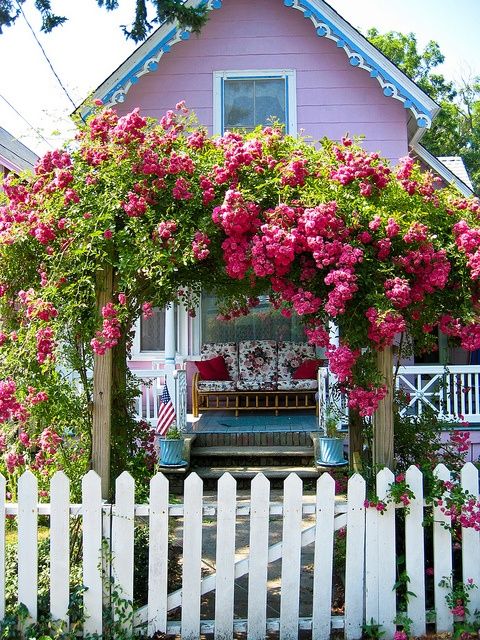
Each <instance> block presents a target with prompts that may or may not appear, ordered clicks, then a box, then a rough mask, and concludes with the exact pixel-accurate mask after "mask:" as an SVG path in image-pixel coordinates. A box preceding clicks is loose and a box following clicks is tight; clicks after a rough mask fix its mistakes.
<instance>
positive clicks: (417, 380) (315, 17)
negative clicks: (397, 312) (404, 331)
mask: <svg viewBox="0 0 480 640" xmlns="http://www.w3.org/2000/svg"><path fill="white" fill-rule="evenodd" d="M207 7H208V9H209V11H210V13H209V20H208V23H207V24H206V26H205V27H204V28H203V29H202V31H201V33H200V34H198V35H196V34H192V33H190V32H189V31H188V30H182V29H180V28H178V26H176V25H172V24H164V25H162V26H161V27H160V28H159V29H158V30H157V31H155V32H154V33H153V35H152V36H150V37H149V38H148V40H146V41H145V42H144V43H143V44H142V45H141V46H140V47H139V48H138V49H137V50H136V51H135V52H134V53H133V54H132V55H131V56H130V57H129V58H128V59H127V60H125V62H124V63H123V64H122V65H121V66H120V67H119V68H118V69H116V70H115V71H114V72H113V73H112V75H111V76H110V77H109V78H107V79H106V80H105V82H103V83H102V84H101V85H100V86H99V87H98V88H97V89H96V91H95V92H94V95H93V97H94V98H100V99H101V100H102V101H103V102H104V104H106V105H114V106H115V107H116V109H117V111H118V112H119V113H120V114H125V113H128V112H129V111H131V110H132V109H133V108H135V107H140V109H141V111H142V113H144V114H147V115H150V116H153V117H159V116H161V115H163V114H164V112H165V111H166V110H168V109H171V108H172V107H173V106H174V105H175V104H176V103H178V102H179V101H181V100H185V102H186V104H187V106H188V107H189V108H190V109H192V110H193V111H194V112H195V113H196V115H197V117H198V120H199V122H200V124H202V125H205V126H207V127H208V129H209V131H210V132H211V133H212V134H221V133H222V132H223V131H225V130H226V129H228V128H234V127H241V128H245V129H249V128H253V127H255V126H256V125H258V124H266V123H267V121H268V118H270V117H272V116H273V117H275V118H276V119H278V120H279V121H280V122H282V123H283V124H284V125H285V128H286V131H287V132H288V133H289V134H292V135H302V136H307V137H311V138H312V140H313V141H315V140H318V139H320V138H322V137H323V136H327V137H329V138H333V139H337V140H338V139H340V138H341V137H342V136H343V135H344V134H345V133H347V132H348V133H349V134H350V135H353V136H364V141H363V144H364V146H365V148H366V149H368V150H371V151H379V152H380V153H381V155H383V156H385V157H387V158H388V159H389V160H390V161H391V162H392V163H393V164H395V163H396V162H397V161H398V159H399V158H401V157H403V156H405V155H407V154H409V153H410V154H413V155H415V156H417V157H418V158H419V160H420V161H421V162H423V163H424V164H425V165H429V166H431V167H432V168H433V169H434V171H436V172H437V173H438V174H439V175H440V176H441V177H442V178H443V179H444V181H445V182H447V183H450V182H453V183H454V184H455V185H456V186H457V187H458V188H459V190H460V191H461V192H462V193H463V194H465V195H470V194H471V193H472V190H471V186H470V185H469V184H468V183H467V180H466V178H465V176H464V175H463V176H462V177H463V180H462V177H459V176H458V175H456V172H455V169H457V173H458V165H457V164H456V162H455V161H450V165H449V167H447V166H446V165H445V164H443V163H442V162H441V161H440V160H439V159H437V158H434V157H433V156H431V154H429V153H428V152H427V151H426V150H425V149H424V148H423V147H422V146H421V145H420V140H421V138H422V134H423V133H424V132H425V131H426V129H427V128H428V127H429V126H430V125H431V122H432V120H433V119H434V118H435V116H436V114H437V112H438V110H439V107H438V105H437V104H435V102H433V100H431V99H430V98H429V97H428V96H427V95H426V94H425V93H424V92H423V91H421V89H420V88H419V87H418V86H417V85H416V84H415V83H413V82H412V81H411V80H409V79H408V78H407V77H406V76H405V75H404V74H403V73H402V72H401V71H399V69H398V68H397V67H396V66H395V65H393V64H392V63H391V62H390V61H389V60H388V59H387V58H386V57H385V56H383V55H382V54H381V53H380V52H379V51H378V50H377V49H376V48H375V47H373V46H372V45H371V44H370V43H369V42H368V41H367V40H366V39H365V38H364V37H363V36H362V35H361V34H360V33H359V32H358V31H357V30H356V29H355V28H354V27H352V25H350V24H349V23H348V22H347V21H345V20H344V19H343V18H342V17H341V16H340V15H339V14H338V13H337V12H336V11H334V10H333V9H332V8H331V7H330V6H329V5H328V4H327V3H326V2H324V1H323V0H284V1H283V2H282V1H281V0H262V1H261V2H259V1H258V0H257V1H256V2H255V1H254V0H223V2H222V0H208V2H207ZM81 110H82V109H81ZM87 113H88V107H87V106H85V107H83V114H87ZM273 316H274V314H273V313H272V310H271V309H270V308H269V305H268V300H265V301H264V302H263V303H262V305H260V307H259V309H258V311H257V314H253V315H252V317H251V318H249V319H248V321H247V320H246V319H243V320H242V321H237V324H236V325H235V326H233V325H234V324H235V323H223V326H222V324H221V323H219V322H217V321H216V319H215V318H216V309H215V300H214V299H213V297H212V296H210V295H209V294H208V292H205V294H204V296H203V298H202V301H201V305H200V308H199V309H198V312H197V315H196V317H195V318H193V319H192V318H189V317H188V316H187V313H186V310H185V309H183V308H182V307H181V306H178V307H175V308H174V307H173V306H172V307H170V308H169V309H167V310H157V312H156V315H155V317H154V318H153V319H152V320H149V321H147V322H143V321H139V326H138V330H137V333H136V338H135V346H134V350H133V355H132V363H131V366H132V368H136V369H146V368H151V366H152V362H153V363H155V361H158V363H159V364H160V366H164V365H165V366H166V367H167V368H168V367H172V366H175V365H177V366H178V365H180V364H182V363H183V362H185V361H186V360H192V359H195V357H196V356H198V354H199V353H200V350H201V346H202V344H204V343H206V342H227V341H238V340H244V339H266V338H276V336H277V335H281V336H282V339H284V340H292V341H297V342H301V341H303V340H304V338H303V334H302V331H301V329H300V328H299V327H298V325H297V324H296V321H295V319H293V320H292V321H291V322H290V321H289V325H288V326H285V324H282V325H280V324H279V323H278V319H277V318H275V317H273ZM227 325H230V326H227ZM439 339H440V349H439V358H438V359H437V362H429V363H428V362H422V363H421V364H420V363H417V362H413V361H411V362H409V363H408V364H409V365H411V366H412V365H416V364H418V366H422V367H423V369H422V370H421V372H420V374H418V373H417V372H416V369H415V371H414V370H413V369H410V371H411V372H412V374H414V375H413V378H412V376H410V377H408V376H407V370H406V369H405V384H406V385H408V384H410V386H411V387H412V389H411V392H412V394H413V396H414V400H413V401H412V410H416V409H418V407H421V406H422V403H424V402H432V403H433V404H434V405H435V406H436V407H437V408H438V406H439V403H441V401H442V399H441V394H442V393H443V392H441V391H439V387H438V384H433V383H432V382H431V381H432V380H433V379H434V378H435V377H436V378H435V379H436V380H437V382H438V380H439V379H440V378H441V377H442V376H443V375H444V374H443V371H444V369H443V366H441V363H444V362H458V366H459V367H460V368H459V371H458V374H457V373H456V374H455V375H458V376H460V377H459V378H458V379H459V380H461V383H462V384H464V383H465V385H466V379H464V376H473V377H472V378H471V379H470V382H472V383H473V384H470V386H471V387H472V386H473V387H475V389H476V391H475V395H474V394H470V396H468V397H465V394H464V395H463V396H462V397H461V398H459V399H456V400H454V401H453V400H452V403H453V404H450V406H449V407H448V411H447V413H450V414H452V415H457V414H458V413H460V412H462V413H463V414H465V415H468V416H469V417H470V418H474V417H475V416H477V417H478V416H479V415H480V395H479V392H478V387H479V384H478V375H479V373H478V372H477V370H476V367H473V368H472V365H471V364H470V362H469V361H468V360H467V359H466V356H465V355H464V354H461V353H455V354H453V353H449V352H448V349H447V346H446V343H444V341H443V338H442V337H441V336H440V338H439ZM424 360H425V359H424ZM462 367H463V368H462ZM189 368H190V370H193V369H194V366H193V365H192V364H190V365H189ZM427 369H428V372H427ZM478 371H479V372H480V367H479V368H478ZM427 373H428V375H427ZM424 374H425V375H424ZM455 380H457V379H455ZM453 386H455V387H456V386H458V385H457V382H455V384H454V385H453ZM453 386H452V388H453ZM455 402H456V403H457V404H456V405H455ZM461 402H463V405H462V406H460V404H461ZM459 403H460V404H459ZM465 403H466V404H465ZM460 410H462V411H460Z"/></svg>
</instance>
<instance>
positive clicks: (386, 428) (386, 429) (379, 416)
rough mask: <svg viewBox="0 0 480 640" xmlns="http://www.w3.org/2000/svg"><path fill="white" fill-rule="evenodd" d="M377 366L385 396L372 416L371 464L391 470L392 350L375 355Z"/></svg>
mask: <svg viewBox="0 0 480 640" xmlns="http://www.w3.org/2000/svg"><path fill="white" fill-rule="evenodd" d="M377 366H378V370H379V372H380V373H381V375H382V376H383V377H384V379H385V384H386V385H387V390H388V391H387V395H386V396H385V398H384V399H383V400H381V401H380V403H379V405H378V409H377V410H376V411H375V414H374V416H373V462H374V464H376V465H378V466H380V467H388V468H389V469H393V463H394V458H393V350H392V347H386V348H385V349H383V351H378V353H377Z"/></svg>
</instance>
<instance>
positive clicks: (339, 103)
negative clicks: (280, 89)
mask: <svg viewBox="0 0 480 640" xmlns="http://www.w3.org/2000/svg"><path fill="white" fill-rule="evenodd" d="M246 69H249V70H253V69H259V70H261V69H279V70H281V69H295V70H296V74H297V121H298V131H299V132H302V131H303V132H304V134H305V135H307V136H311V137H313V138H314V139H318V138H321V137H323V136H328V137H330V138H333V139H340V138H341V137H342V135H344V134H345V133H346V132H348V133H350V134H351V135H364V136H365V137H366V140H365V147H366V148H367V149H369V150H371V151H380V152H381V154H382V155H385V156H386V157H388V158H390V159H391V160H392V161H393V162H395V161H396V160H397V159H398V158H399V157H401V156H404V155H406V154H407V152H408V143H407V126H406V125H407V111H406V109H405V108H404V107H403V105H402V104H401V103H400V102H398V101H396V100H392V99H390V98H386V97H385V96H384V95H383V92H382V89H381V87H380V85H379V84H378V82H377V81H376V80H375V79H372V78H371V77H370V76H369V74H368V73H367V72H365V71H364V70H362V69H357V68H354V67H352V66H351V65H350V64H349V61H348V58H347V56H346V54H345V52H344V51H343V50H341V49H339V48H338V47H336V45H335V43H334V42H332V41H331V40H328V39H326V38H319V37H318V36H317V35H316V33H315V29H314V27H313V25H312V23H311V22H310V20H306V19H305V18H304V17H303V16H302V14H301V13H300V12H298V11H296V10H294V9H292V8H288V7H285V6H284V5H283V3H282V1H281V0H262V1H261V2H259V1H258V0H257V1H254V0H224V4H223V7H222V8H221V9H219V10H214V11H212V12H211V13H210V14H209V20H208V23H207V25H206V26H205V27H204V29H203V30H202V32H201V34H200V35H198V36H196V35H192V36H191V37H190V40H188V41H185V42H181V43H179V44H176V45H175V46H173V47H172V50H171V52H170V53H168V54H167V55H165V56H164V57H163V58H162V60H161V61H160V63H159V67H158V70H157V71H156V72H154V73H149V74H147V75H145V76H142V77H141V78H140V79H139V81H138V83H137V84H136V85H134V86H133V87H132V88H131V89H130V91H129V92H128V94H127V96H126V100H125V102H124V103H123V104H121V105H117V109H118V111H119V112H120V113H127V112H128V111H130V110H131V109H133V108H134V107H136V106H139V107H140V108H141V109H142V111H143V112H145V113H147V114H148V115H151V116H153V117H159V116H161V115H162V114H163V113H164V112H165V111H166V110H167V109H171V108H172V107H174V106H175V104H176V103H177V102H179V101H180V100H185V101H186V103H187V105H188V106H189V107H190V108H191V109H193V110H194V111H195V113H196V114H197V117H198V119H199V121H200V123H201V124H204V125H206V126H208V127H209V129H210V130H212V123H213V72H214V71H224V70H226V71H235V70H246Z"/></svg>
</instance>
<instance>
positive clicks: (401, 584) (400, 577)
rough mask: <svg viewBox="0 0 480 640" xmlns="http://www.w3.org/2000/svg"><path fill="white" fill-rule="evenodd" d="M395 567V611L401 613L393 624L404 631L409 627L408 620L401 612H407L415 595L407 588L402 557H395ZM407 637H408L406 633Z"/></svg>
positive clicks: (407, 582)
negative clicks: (401, 627) (400, 626)
mask: <svg viewBox="0 0 480 640" xmlns="http://www.w3.org/2000/svg"><path fill="white" fill-rule="evenodd" d="M396 565H397V567H396V568H397V580H396V581H395V584H394V585H393V591H395V592H396V596H397V609H398V611H401V612H402V613H401V614H399V615H398V616H397V618H396V619H395V624H397V625H402V626H403V627H404V629H405V630H406V627H407V626H409V623H408V622H406V621H407V620H408V618H406V615H405V613H403V612H405V611H406V610H407V606H408V603H409V601H410V598H416V595H415V593H413V591H410V590H409V588H408V585H409V583H410V576H409V575H408V573H407V570H406V564H405V556H404V555H401V556H397V558H396ZM400 620H402V622H400ZM411 622H412V621H411V620H410V624H411ZM407 635H410V634H409V632H408V631H407Z"/></svg>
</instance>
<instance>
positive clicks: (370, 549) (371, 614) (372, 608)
mask: <svg viewBox="0 0 480 640" xmlns="http://www.w3.org/2000/svg"><path fill="white" fill-rule="evenodd" d="M378 518H379V514H378V511H377V510H376V509H373V508H372V509H370V508H369V509H366V511H365V620H366V622H367V623H370V622H372V621H374V622H378V618H379V612H378V590H379V588H378V563H379V558H378Z"/></svg>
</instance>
